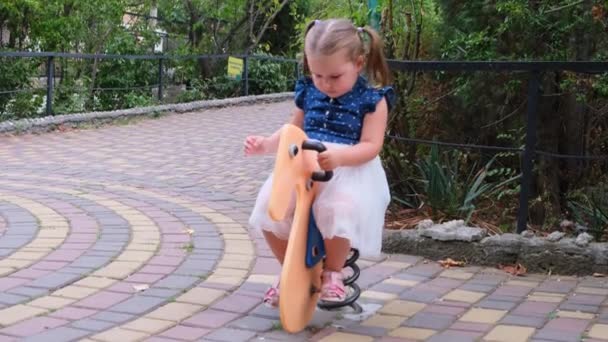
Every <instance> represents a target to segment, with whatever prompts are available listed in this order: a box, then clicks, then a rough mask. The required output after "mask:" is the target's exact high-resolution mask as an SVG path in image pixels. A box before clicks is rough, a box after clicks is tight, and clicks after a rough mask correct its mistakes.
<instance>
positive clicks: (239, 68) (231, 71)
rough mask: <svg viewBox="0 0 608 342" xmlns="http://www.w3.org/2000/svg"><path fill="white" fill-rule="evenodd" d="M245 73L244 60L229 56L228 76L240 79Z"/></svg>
mask: <svg viewBox="0 0 608 342" xmlns="http://www.w3.org/2000/svg"><path fill="white" fill-rule="evenodd" d="M242 74H243V60H242V59H241V58H236V57H231V56H228V77H232V78H234V79H237V80H240V79H241V75H242Z"/></svg>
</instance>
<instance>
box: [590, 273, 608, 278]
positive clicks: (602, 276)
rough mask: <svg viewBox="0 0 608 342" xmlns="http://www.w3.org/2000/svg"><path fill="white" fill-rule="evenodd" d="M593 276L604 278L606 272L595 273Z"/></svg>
mask: <svg viewBox="0 0 608 342" xmlns="http://www.w3.org/2000/svg"><path fill="white" fill-rule="evenodd" d="M593 276H594V277H596V278H604V277H605V276H606V275H605V274H604V273H593Z"/></svg>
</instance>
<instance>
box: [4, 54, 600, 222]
mask: <svg viewBox="0 0 608 342" xmlns="http://www.w3.org/2000/svg"><path fill="white" fill-rule="evenodd" d="M230 56H233V57H238V58H242V59H243V73H242V78H241V82H242V94H243V95H248V94H249V63H250V61H251V60H253V59H257V60H268V61H273V62H285V63H293V64H294V79H297V78H298V77H299V75H300V71H299V65H298V61H297V60H295V59H287V58H277V57H267V56H259V55H230ZM0 57H13V58H46V77H47V86H46V97H47V103H46V113H47V114H48V115H52V114H53V100H52V99H53V89H54V84H53V79H54V74H53V73H54V70H55V68H54V61H55V59H56V58H79V59H94V58H97V59H129V60H155V61H157V63H158V94H157V96H158V99H159V100H162V99H163V88H164V76H165V67H164V64H165V61H167V60H184V59H194V60H203V59H227V58H228V57H229V55H225V54H224V55H191V56H167V55H109V54H101V55H95V54H72V53H44V52H43V53H36V52H0ZM388 62H389V67H390V68H391V69H392V70H393V71H399V72H430V71H446V72H448V71H454V72H479V71H482V72H518V73H526V74H527V77H528V90H527V96H528V99H527V109H526V133H525V144H524V146H523V148H516V147H501V146H488V145H474V144H454V143H449V142H443V141H434V140H424V139H417V138H409V137H398V136H393V135H388V138H391V139H396V140H399V141H404V142H406V143H412V144H428V145H442V146H449V147H454V148H458V149H475V150H489V151H503V152H505V151H506V152H514V153H518V154H520V157H521V160H522V165H521V188H520V193H519V210H518V218H517V232H518V233H519V232H522V231H524V230H526V228H527V221H528V213H529V198H530V190H531V183H532V177H533V166H534V160H535V158H536V157H538V156H547V157H552V158H559V159H578V160H601V161H606V160H608V155H586V156H581V155H565V154H556V153H552V152H548V151H542V150H538V149H537V148H536V145H537V131H536V127H537V124H538V105H539V97H540V96H541V94H540V80H541V76H542V74H543V73H545V72H550V71H560V70H561V71H571V72H576V73H585V74H596V73H606V72H608V62H459V61H454V62H451V61H449V62H448V61H446V62H435V61H429V62H423V61H398V60H389V61H388ZM9 92H10V90H9Z"/></svg>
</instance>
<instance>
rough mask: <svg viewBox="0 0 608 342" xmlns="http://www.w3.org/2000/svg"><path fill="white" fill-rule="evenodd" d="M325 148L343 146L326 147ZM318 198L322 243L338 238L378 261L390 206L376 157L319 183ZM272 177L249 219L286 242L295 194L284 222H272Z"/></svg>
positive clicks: (337, 171) (339, 170)
mask: <svg viewBox="0 0 608 342" xmlns="http://www.w3.org/2000/svg"><path fill="white" fill-rule="evenodd" d="M325 145H326V146H327V148H328V149H329V148H343V147H346V145H341V144H332V143H325ZM317 186H318V195H317V197H316V199H315V202H314V203H313V213H314V217H315V220H316V222H317V226H318V227H319V230H320V231H321V234H322V235H323V237H324V238H325V239H331V238H333V237H341V238H345V239H348V240H350V244H351V246H352V247H354V248H357V249H358V250H359V252H360V253H361V256H362V257H377V256H378V255H380V251H381V248H382V230H383V228H384V217H385V213H386V209H387V207H388V204H389V202H390V192H389V187H388V182H387V179H386V174H385V172H384V169H383V167H382V163H381V161H380V158H379V157H375V158H374V159H372V160H371V161H369V162H367V163H365V164H362V165H359V166H354V167H339V168H337V169H335V170H334V175H333V177H332V179H331V180H330V181H329V182H318V183H317ZM271 188H272V174H271V175H270V176H269V177H268V179H267V180H266V182H265V183H264V184H263V185H262V187H261V189H260V192H259V193H258V196H257V199H256V203H255V206H254V208H253V211H252V213H251V216H250V218H249V224H250V225H251V227H252V228H254V229H255V230H257V231H258V232H259V233H261V231H262V230H266V231H270V232H272V233H274V234H275V235H276V236H277V237H278V238H280V239H284V240H287V239H288V237H289V231H290V230H291V223H292V220H293V212H294V209H295V192H294V196H293V197H292V203H291V205H290V207H289V210H288V212H287V215H286V216H285V219H284V220H282V221H279V222H276V221H273V220H272V219H271V218H270V216H269V215H268V200H269V197H270V191H271Z"/></svg>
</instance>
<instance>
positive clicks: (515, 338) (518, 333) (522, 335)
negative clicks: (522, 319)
mask: <svg viewBox="0 0 608 342" xmlns="http://www.w3.org/2000/svg"><path fill="white" fill-rule="evenodd" d="M535 331H536V330H535V329H534V328H530V327H518V326H514V325H498V326H496V327H494V328H493V329H492V330H491V331H490V332H489V333H488V334H487V335H486V336H484V339H485V340H487V341H500V342H526V341H528V339H529V338H530V337H532V335H533V334H534V332H535Z"/></svg>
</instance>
